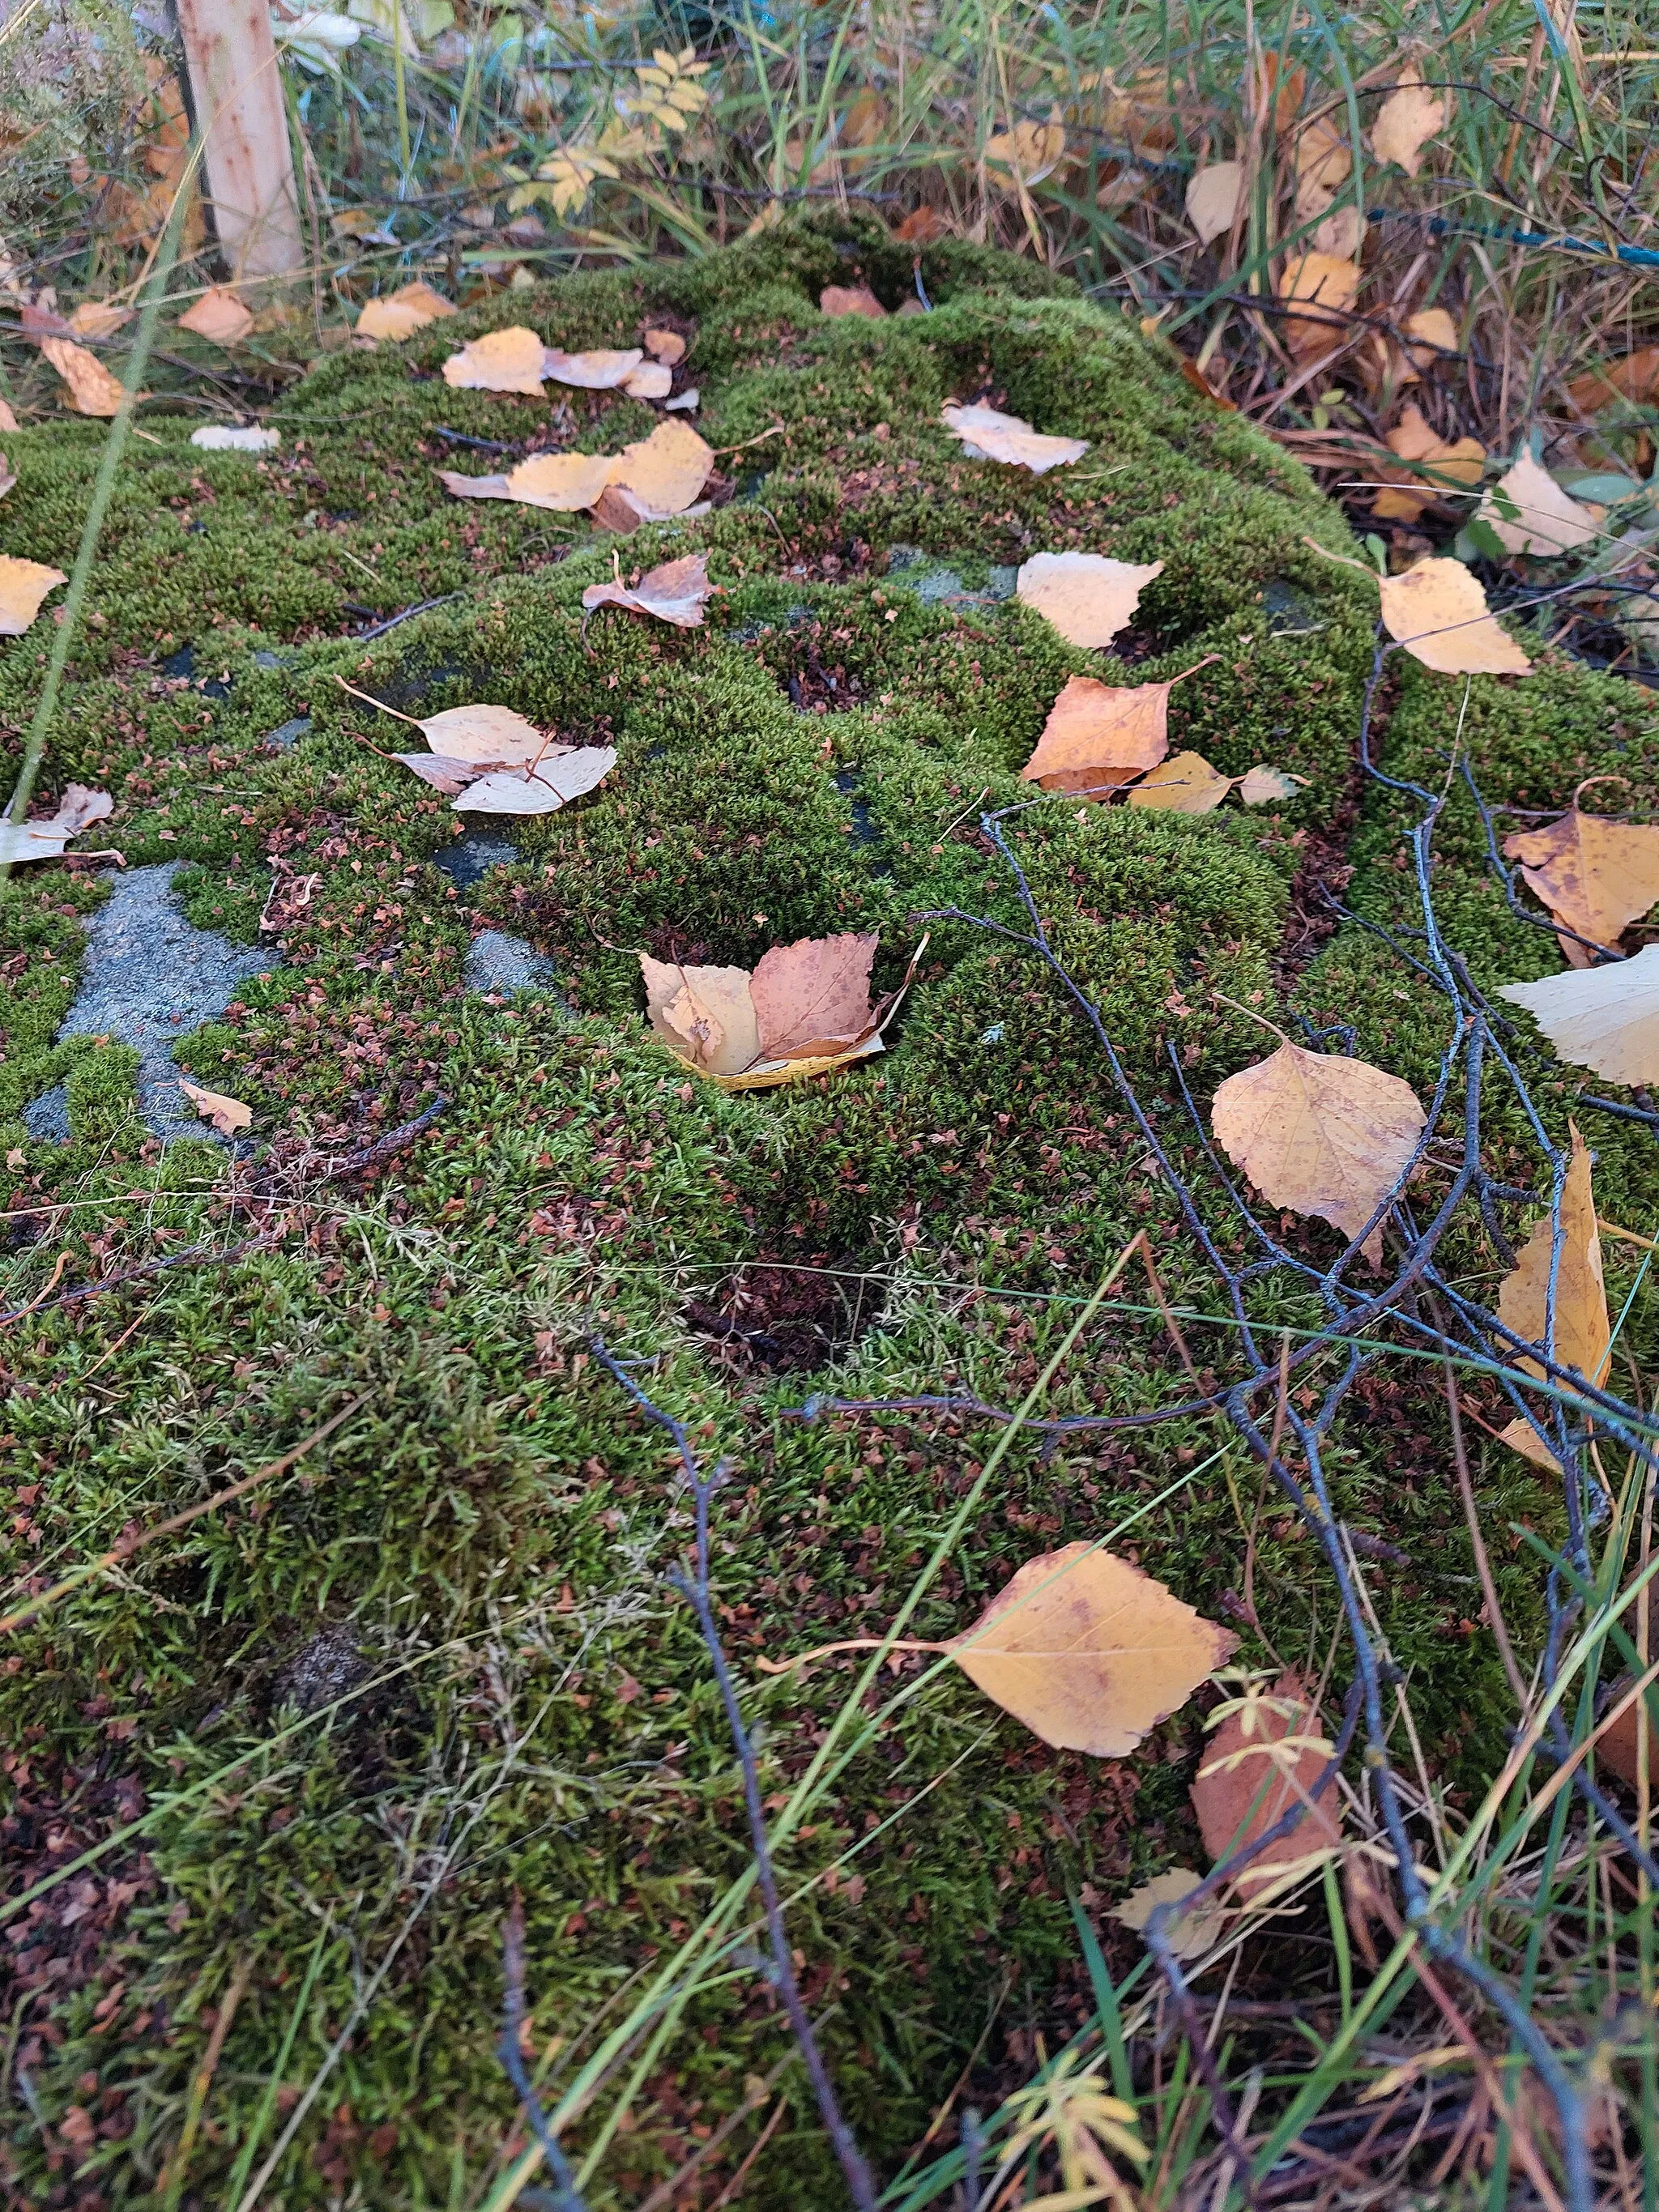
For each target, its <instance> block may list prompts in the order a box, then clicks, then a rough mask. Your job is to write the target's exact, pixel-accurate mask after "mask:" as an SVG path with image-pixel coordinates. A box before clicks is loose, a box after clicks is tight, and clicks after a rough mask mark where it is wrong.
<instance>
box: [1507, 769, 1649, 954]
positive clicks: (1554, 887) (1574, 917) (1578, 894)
mask: <svg viewBox="0 0 1659 2212" xmlns="http://www.w3.org/2000/svg"><path fill="white" fill-rule="evenodd" d="M1580 788H1581V789H1582V786H1581V787H1580ZM1504 858H1505V859H1506V860H1516V861H1518V862H1519V863H1520V865H1521V873H1522V876H1523V877H1524V878H1526V881H1527V883H1528V885H1529V886H1530V887H1531V889H1532V890H1534V891H1535V892H1536V893H1537V895H1538V896H1539V897H1540V898H1541V900H1542V901H1543V902H1544V904H1545V905H1546V906H1547V908H1549V910H1550V912H1551V913H1552V914H1553V915H1554V916H1555V919H1556V920H1557V921H1559V922H1563V923H1565V926H1566V927H1567V928H1569V929H1571V930H1575V931H1577V934H1578V935H1579V936H1580V937H1588V938H1589V939H1590V940H1591V941H1592V943H1594V944H1596V945H1607V946H1608V947H1609V948H1610V949H1615V948H1616V947H1617V945H1618V943H1619V940H1620V938H1621V937H1622V936H1623V935H1624V933H1625V932H1626V929H1627V928H1628V927H1630V925H1631V923H1632V922H1633V921H1640V920H1641V918H1642V916H1643V915H1644V914H1646V913H1647V912H1648V910H1649V908H1650V907H1651V906H1652V905H1653V904H1654V902H1655V901H1656V900H1659V829H1654V828H1650V827H1645V826H1644V825H1642V824H1640V823H1631V822H1611V821H1609V820H1608V819H1607V817H1606V816H1605V815H1602V814H1586V813H1584V812H1583V811H1582V810H1581V809H1580V807H1579V805H1578V802H1577V797H1575V798H1574V800H1573V804H1572V806H1571V810H1570V811H1568V812H1567V813H1565V814H1564V815H1562V817H1560V819H1559V821H1557V822H1552V823H1548V824H1547V826H1546V827H1545V828H1544V829H1521V830H1517V831H1516V833H1515V835H1514V836H1510V837H1506V838H1505V839H1504ZM1560 942H1561V950H1562V951H1563V952H1564V953H1565V955H1566V957H1567V958H1568V960H1569V961H1571V963H1572V965H1573V966H1574V967H1575V968H1588V967H1589V964H1590V958H1591V955H1590V953H1589V951H1588V950H1587V948H1586V947H1585V946H1583V945H1577V944H1575V943H1574V942H1573V940H1572V939H1571V938H1563V939H1561V940H1560Z"/></svg>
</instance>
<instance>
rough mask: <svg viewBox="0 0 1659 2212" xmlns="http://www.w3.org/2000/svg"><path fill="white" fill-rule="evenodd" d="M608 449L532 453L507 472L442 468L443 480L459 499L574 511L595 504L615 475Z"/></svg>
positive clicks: (556, 510)
mask: <svg viewBox="0 0 1659 2212" xmlns="http://www.w3.org/2000/svg"><path fill="white" fill-rule="evenodd" d="M438 477H439V481H440V482H441V483H442V484H443V486H444V488H445V489H446V490H447V491H449V492H451V493H453V495H454V496H455V497H456V498H457V499H510V500H516V501H518V503H519V505H520V507H547V508H550V509H551V511H552V512H553V513H556V514H574V513H577V512H578V511H579V510H580V508H582V507H592V505H593V503H594V501H596V500H597V499H598V498H599V495H600V494H601V493H602V492H603V491H604V489H605V485H606V483H608V482H609V481H610V477H611V457H610V455H609V454H608V453H532V455H531V456H530V458H529V459H528V460H524V461H520V463H519V465H518V466H517V467H516V468H513V469H509V470H508V471H507V474H506V475H505V476H493V477H468V476H462V475H459V473H458V472H457V471H454V470H453V469H440V470H439V471H438Z"/></svg>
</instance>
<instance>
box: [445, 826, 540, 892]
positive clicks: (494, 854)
mask: <svg viewBox="0 0 1659 2212" xmlns="http://www.w3.org/2000/svg"><path fill="white" fill-rule="evenodd" d="M433 857H434V859H435V861H436V863H437V865H438V866H439V867H441V869H442V870H443V872H444V873H445V874H446V875H447V877H448V878H449V880H450V881H451V883H453V884H454V886H455V888H456V889H457V890H463V891H464V890H468V889H469V888H470V887H471V885H472V884H476V883H477V880H478V878H479V877H480V876H483V875H487V874H488V873H489V870H490V869H491V868H508V867H511V866H512V865H513V862H514V861H515V860H517V859H518V857H519V848H518V847H517V846H516V845H515V844H514V843H513V840H512V839H511V838H510V837H508V836H503V834H502V833H501V830H499V829H469V830H468V831H467V833H466V835H465V837H458V838H457V839H456V840H455V842H454V843H453V845H446V846H445V847H444V849H443V851H442V852H441V853H437V854H434V855H433Z"/></svg>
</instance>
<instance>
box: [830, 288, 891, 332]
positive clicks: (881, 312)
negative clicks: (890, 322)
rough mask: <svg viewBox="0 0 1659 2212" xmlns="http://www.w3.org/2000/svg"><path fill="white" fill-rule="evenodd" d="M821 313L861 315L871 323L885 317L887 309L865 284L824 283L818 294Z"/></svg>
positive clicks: (881, 320) (880, 320) (884, 319)
mask: <svg viewBox="0 0 1659 2212" xmlns="http://www.w3.org/2000/svg"><path fill="white" fill-rule="evenodd" d="M818 313H820V314H821V315H829V316H838V315H862V316H864V317H865V318H866V319H867V320H869V321H870V322H872V323H882V322H885V321H886V319H887V310H886V308H885V307H883V306H882V304H881V301H879V300H878V299H877V297H876V295H875V294H874V293H873V292H872V290H871V289H870V287H869V286H868V285H867V284H826V285H825V286H824V288H823V291H821V292H820V293H819V294H818Z"/></svg>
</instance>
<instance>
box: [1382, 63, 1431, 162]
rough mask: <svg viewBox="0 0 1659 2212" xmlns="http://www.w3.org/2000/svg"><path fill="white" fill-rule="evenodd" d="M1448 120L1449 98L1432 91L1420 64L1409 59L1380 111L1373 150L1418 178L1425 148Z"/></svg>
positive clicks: (1383, 159)
mask: <svg viewBox="0 0 1659 2212" xmlns="http://www.w3.org/2000/svg"><path fill="white" fill-rule="evenodd" d="M1445 120H1446V103H1445V101H1444V100H1442V99H1441V97H1440V95H1439V94H1438V93H1437V92H1431V91H1429V90H1428V88H1426V87H1425V84H1424V82H1423V78H1422V76H1421V73H1420V72H1419V69H1418V67H1417V64H1416V63H1415V62H1409V63H1407V65H1406V67H1405V68H1404V69H1403V70H1401V72H1400V75H1399V76H1397V77H1396V78H1395V87H1394V90H1393V91H1392V92H1391V93H1390V94H1389V96H1388V98H1387V99H1386V100H1384V101H1383V105H1382V106H1381V107H1379V108H1378V109H1377V111H1376V122H1375V123H1374V124H1373V125H1371V151H1372V153H1373V154H1375V155H1376V158H1377V160H1378V161H1397V162H1398V163H1399V165H1400V167H1401V168H1402V169H1403V170H1404V171H1405V172H1406V174H1407V176H1408V177H1414V176H1415V175H1416V174H1417V172H1418V167H1419V163H1420V162H1421V161H1422V157H1423V149H1424V147H1425V145H1426V144H1427V143H1428V142H1429V140H1430V139H1431V138H1432V137H1433V136H1434V134H1435V132H1436V131H1438V130H1439V129H1440V128H1441V126H1442V125H1443V123H1444V122H1445Z"/></svg>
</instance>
